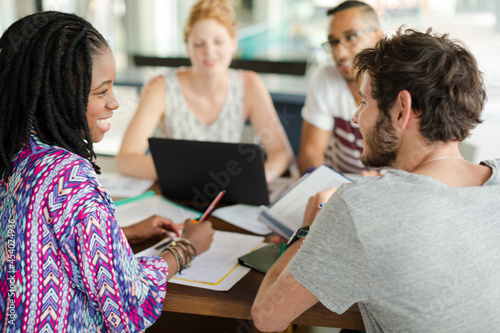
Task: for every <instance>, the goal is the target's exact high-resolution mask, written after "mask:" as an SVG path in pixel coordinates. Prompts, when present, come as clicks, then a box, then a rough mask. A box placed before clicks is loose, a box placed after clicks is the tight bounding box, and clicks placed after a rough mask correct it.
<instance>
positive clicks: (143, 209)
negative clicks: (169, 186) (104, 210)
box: [115, 191, 201, 227]
mask: <svg viewBox="0 0 500 333" xmlns="http://www.w3.org/2000/svg"><path fill="white" fill-rule="evenodd" d="M115 205H116V211H115V219H116V222H117V223H118V225H119V226H120V227H127V226H129V225H132V224H134V223H137V222H139V221H142V220H144V219H147V218H148V217H150V216H152V215H159V216H163V217H166V218H168V219H170V220H172V221H173V222H174V223H175V224H180V223H183V222H184V221H185V220H186V219H197V218H199V217H200V216H201V213H200V212H198V211H197V210H194V209H190V208H188V207H184V206H182V205H179V204H177V203H175V202H172V201H170V200H167V199H165V198H164V197H162V196H160V195H155V194H154V192H153V191H148V192H146V193H144V194H143V195H140V196H138V197H136V198H132V199H125V200H122V201H119V202H116V203H115Z"/></svg>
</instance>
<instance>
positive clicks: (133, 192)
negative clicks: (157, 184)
mask: <svg viewBox="0 0 500 333" xmlns="http://www.w3.org/2000/svg"><path fill="white" fill-rule="evenodd" d="M98 178H99V181H100V182H101V185H102V186H103V187H104V188H105V189H106V192H108V194H109V196H111V197H121V198H132V197H136V196H138V195H141V194H142V193H144V192H145V191H146V190H147V189H148V188H150V187H151V186H152V185H153V183H154V181H153V180H150V179H143V178H136V177H128V176H123V175H120V174H119V173H117V172H105V171H103V172H102V173H101V174H100V175H98Z"/></svg>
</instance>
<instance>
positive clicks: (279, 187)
mask: <svg viewBox="0 0 500 333" xmlns="http://www.w3.org/2000/svg"><path fill="white" fill-rule="evenodd" d="M296 181H297V179H294V178H289V177H279V178H276V179H275V180H274V181H273V182H272V183H271V185H269V201H270V202H271V203H272V202H274V201H275V200H276V199H277V198H279V197H280V195H282V194H283V193H284V192H285V191H286V190H288V189H289V188H290V186H292V185H293V184H294V183H295V182H296Z"/></svg>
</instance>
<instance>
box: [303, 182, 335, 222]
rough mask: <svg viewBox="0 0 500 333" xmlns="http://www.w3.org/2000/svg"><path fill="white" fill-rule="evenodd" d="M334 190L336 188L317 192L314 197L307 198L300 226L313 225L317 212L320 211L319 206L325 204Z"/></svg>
mask: <svg viewBox="0 0 500 333" xmlns="http://www.w3.org/2000/svg"><path fill="white" fill-rule="evenodd" d="M336 190H337V188H335V187H331V188H329V189H327V190H324V191H321V192H318V193H317V194H316V195H315V196H312V197H310V198H309V201H308V202H307V206H306V211H305V213H304V221H303V222H302V225H311V224H312V223H313V221H314V218H315V217H316V215H318V213H319V210H320V209H321V208H320V207H319V205H320V204H324V203H326V202H327V201H328V199H330V197H331V196H332V194H333V193H334V192H335V191H336Z"/></svg>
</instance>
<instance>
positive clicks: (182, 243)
mask: <svg viewBox="0 0 500 333" xmlns="http://www.w3.org/2000/svg"><path fill="white" fill-rule="evenodd" d="M165 251H169V252H170V253H172V255H173V256H174V258H175V261H176V263H177V268H178V271H179V273H181V272H182V270H183V269H184V268H186V267H188V266H189V264H190V263H191V261H192V260H193V259H194V257H195V256H196V249H195V247H194V246H193V244H192V243H191V242H190V241H189V240H187V239H185V238H181V239H179V240H176V241H172V244H171V245H170V246H169V247H167V248H166V249H165Z"/></svg>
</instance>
